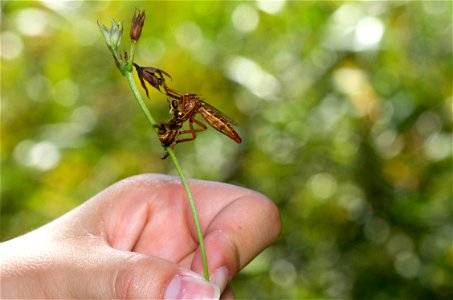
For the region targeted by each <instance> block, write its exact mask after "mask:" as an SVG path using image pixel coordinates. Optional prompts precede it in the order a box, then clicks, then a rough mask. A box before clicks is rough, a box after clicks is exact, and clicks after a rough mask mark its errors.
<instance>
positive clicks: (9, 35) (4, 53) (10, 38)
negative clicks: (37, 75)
mask: <svg viewBox="0 0 453 300" xmlns="http://www.w3.org/2000/svg"><path fill="white" fill-rule="evenodd" d="M0 42H1V44H0V45H1V47H0V56H1V57H2V58H3V59H6V60H13V59H15V58H17V57H19V56H20V55H21V53H22V50H23V49H24V43H23V42H22V39H21V38H20V37H19V36H18V35H17V34H15V33H13V32H10V31H4V32H2V33H1V36H0Z"/></svg>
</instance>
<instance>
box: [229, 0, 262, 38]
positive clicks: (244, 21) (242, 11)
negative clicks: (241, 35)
mask: <svg viewBox="0 0 453 300" xmlns="http://www.w3.org/2000/svg"><path fill="white" fill-rule="evenodd" d="M231 20H232V21H233V26H234V28H235V29H236V30H238V31H242V32H250V31H253V30H255V29H256V27H257V26H258V23H259V20H260V19H259V16H258V13H257V12H256V9H255V8H253V7H252V6H251V5H248V4H241V5H238V6H237V7H236V9H235V10H234V11H233V15H232V16H231Z"/></svg>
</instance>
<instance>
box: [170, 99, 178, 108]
mask: <svg viewBox="0 0 453 300" xmlns="http://www.w3.org/2000/svg"><path fill="white" fill-rule="evenodd" d="M171 106H172V107H173V109H177V108H178V101H176V100H173V101H171Z"/></svg>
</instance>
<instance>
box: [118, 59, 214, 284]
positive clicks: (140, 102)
mask: <svg viewBox="0 0 453 300" xmlns="http://www.w3.org/2000/svg"><path fill="white" fill-rule="evenodd" d="M131 52H132V55H133V51H131ZM130 59H133V56H131V58H130ZM131 61H132V60H131ZM124 76H125V77H126V79H127V82H128V83H129V87H130V88H131V90H132V93H133V94H134V96H135V100H137V103H138V105H139V106H140V108H141V109H142V111H143V112H144V113H145V116H146V118H147V119H148V121H149V123H150V124H151V127H152V128H153V130H154V131H155V132H156V133H157V128H156V125H157V123H156V121H155V120H154V118H153V116H152V115H151V113H150V111H149V110H148V107H147V106H146V104H145V102H144V101H143V99H142V96H141V94H140V92H139V90H138V88H137V85H136V84H135V81H134V77H133V76H132V72H128V71H126V72H125V73H124ZM166 150H167V152H168V154H169V155H170V157H171V160H172V162H173V164H174V165H175V168H176V172H177V173H178V175H179V177H180V178H181V182H182V185H183V186H184V189H185V191H186V194H187V198H188V199H189V203H190V207H191V209H192V215H193V219H194V222H195V228H196V230H197V235H198V241H199V243H200V250H201V258H202V260H203V271H204V278H205V279H206V280H207V281H209V269H208V259H207V256H206V249H205V245H204V238H203V232H202V231H201V226H200V221H199V219H198V213H197V208H196V206H195V201H194V199H193V197H192V192H191V191H190V188H189V184H188V183H187V179H186V177H185V175H184V172H183V171H182V169H181V166H180V165H179V162H178V159H177V158H176V155H175V153H174V152H173V150H172V149H171V148H167V149H166Z"/></svg>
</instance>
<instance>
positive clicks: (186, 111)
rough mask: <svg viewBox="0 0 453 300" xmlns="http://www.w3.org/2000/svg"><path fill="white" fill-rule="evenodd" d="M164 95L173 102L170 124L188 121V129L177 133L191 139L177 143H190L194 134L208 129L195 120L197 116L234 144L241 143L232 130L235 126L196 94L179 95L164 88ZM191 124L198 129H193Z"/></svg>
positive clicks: (237, 135) (194, 136)
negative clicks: (188, 136)
mask: <svg viewBox="0 0 453 300" xmlns="http://www.w3.org/2000/svg"><path fill="white" fill-rule="evenodd" d="M165 93H166V94H167V96H169V97H170V98H173V99H174V100H172V101H171V112H172V113H173V119H172V120H171V122H174V123H176V124H180V125H181V127H182V124H183V123H184V122H186V121H189V129H188V130H184V131H181V132H179V134H191V135H192V137H190V138H185V139H182V140H178V141H177V142H178V143H181V142H186V141H191V140H194V139H196V133H197V132H201V131H205V130H206V129H208V128H207V127H206V125H204V124H203V123H202V122H201V121H199V120H197V119H195V117H196V115H197V114H200V115H201V116H202V117H203V119H204V120H205V121H206V122H207V123H208V124H209V125H211V126H212V127H213V128H214V129H216V130H217V131H219V132H221V133H223V134H224V135H226V136H228V137H229V138H231V139H232V140H233V141H235V142H236V143H238V144H240V143H241V142H242V139H241V137H240V136H239V134H238V133H237V132H236V131H235V130H234V129H233V127H232V125H237V123H236V122H234V121H233V120H231V119H230V118H229V117H227V116H226V115H225V114H223V113H222V112H221V111H219V110H218V109H216V108H215V107H213V106H211V105H209V104H208V103H206V102H204V101H203V100H201V99H200V97H199V96H198V95H196V94H184V95H183V94H181V93H179V92H177V91H175V90H173V89H170V88H168V87H165ZM193 123H195V124H197V125H198V126H199V127H200V128H198V129H195V128H194V127H193Z"/></svg>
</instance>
